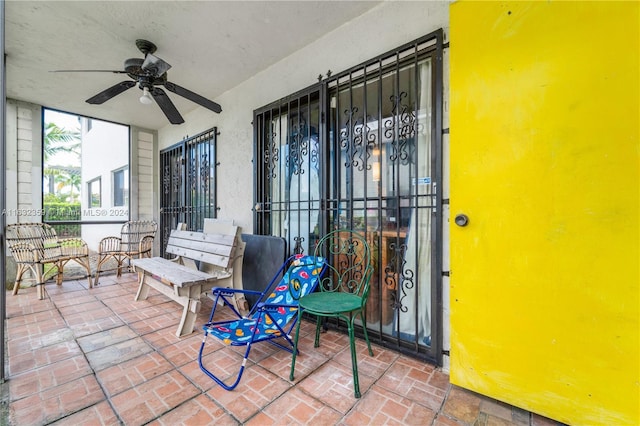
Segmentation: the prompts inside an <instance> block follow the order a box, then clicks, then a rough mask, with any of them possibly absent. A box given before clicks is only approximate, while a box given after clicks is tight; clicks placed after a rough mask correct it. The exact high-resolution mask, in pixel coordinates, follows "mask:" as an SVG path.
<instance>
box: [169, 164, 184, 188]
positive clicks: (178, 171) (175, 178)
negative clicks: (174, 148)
mask: <svg viewBox="0 0 640 426" xmlns="http://www.w3.org/2000/svg"><path fill="white" fill-rule="evenodd" d="M182 161H183V160H182V156H179V157H177V158H176V161H175V162H174V163H173V173H172V174H171V182H172V184H173V185H172V191H173V192H174V193H176V194H177V193H179V192H180V187H181V186H182Z"/></svg>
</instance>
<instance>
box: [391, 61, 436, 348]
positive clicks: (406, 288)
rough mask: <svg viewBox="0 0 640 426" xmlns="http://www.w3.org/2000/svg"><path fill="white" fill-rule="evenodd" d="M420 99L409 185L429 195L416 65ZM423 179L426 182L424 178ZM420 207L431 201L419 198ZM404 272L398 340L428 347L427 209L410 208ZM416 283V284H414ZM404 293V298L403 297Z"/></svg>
mask: <svg viewBox="0 0 640 426" xmlns="http://www.w3.org/2000/svg"><path fill="white" fill-rule="evenodd" d="M418 75H419V81H418V82H417V84H418V85H419V88H420V89H419V90H420V97H419V99H418V111H417V120H418V134H416V138H415V140H416V147H417V149H416V152H417V155H418V156H419V158H418V159H417V160H418V162H417V163H418V167H417V170H416V174H417V178H418V179H417V181H416V182H414V183H413V184H414V185H416V186H415V187H413V189H414V190H417V193H418V194H419V195H424V194H428V193H431V188H432V183H431V182H432V178H431V63H430V62H429V61H425V62H422V63H421V64H419V69H418ZM425 178H427V179H425ZM419 200H421V201H419V202H420V203H421V204H422V205H421V206H420V207H424V206H425V205H428V204H427V203H430V202H431V201H430V200H429V201H427V200H423V199H422V198H419ZM406 243H407V251H406V254H405V261H406V264H405V270H407V271H412V273H413V278H412V279H406V280H403V278H402V276H400V278H399V282H400V285H401V286H402V288H401V290H400V292H399V294H398V296H399V297H400V298H402V297H403V296H404V298H403V299H402V300H401V301H402V305H403V306H404V307H406V308H407V312H399V316H397V317H396V318H399V320H398V321H399V329H400V337H401V338H403V339H410V340H413V339H414V338H415V336H416V333H417V337H418V342H419V343H422V344H427V345H430V342H431V209H428V208H420V209H416V208H414V209H413V210H412V213H411V221H410V224H409V232H408V234H407V241H406ZM418 284H419V285H418ZM405 293H406V295H405Z"/></svg>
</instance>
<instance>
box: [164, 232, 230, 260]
mask: <svg viewBox="0 0 640 426" xmlns="http://www.w3.org/2000/svg"><path fill="white" fill-rule="evenodd" d="M235 247H236V234H235V233H234V234H232V235H225V234H204V233H202V232H192V231H178V230H173V231H171V235H170V236H169V241H168V243H167V249H166V252H167V253H170V254H173V255H176V256H182V257H186V258H189V259H193V260H197V261H200V262H205V263H209V264H211V265H215V266H219V267H221V268H225V269H226V268H229V267H230V266H231V264H232V262H233V254H234V250H235Z"/></svg>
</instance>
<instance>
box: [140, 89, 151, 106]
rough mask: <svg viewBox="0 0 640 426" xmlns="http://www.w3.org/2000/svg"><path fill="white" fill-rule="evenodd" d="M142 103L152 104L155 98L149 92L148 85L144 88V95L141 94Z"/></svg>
mask: <svg viewBox="0 0 640 426" xmlns="http://www.w3.org/2000/svg"><path fill="white" fill-rule="evenodd" d="M140 103H141V104H144V105H151V104H152V103H153V98H152V97H151V94H150V93H149V88H148V87H143V88H142V96H140Z"/></svg>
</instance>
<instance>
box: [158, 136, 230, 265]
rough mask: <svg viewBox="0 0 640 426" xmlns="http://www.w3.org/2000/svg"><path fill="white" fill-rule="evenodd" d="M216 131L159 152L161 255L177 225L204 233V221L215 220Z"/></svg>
mask: <svg viewBox="0 0 640 426" xmlns="http://www.w3.org/2000/svg"><path fill="white" fill-rule="evenodd" d="M217 134H218V133H217V129H216V128H215V127H214V128H213V129H211V130H207V131H206V132H203V133H200V134H199V135H196V136H192V137H190V138H187V139H184V140H183V141H182V142H179V143H177V144H175V145H173V146H171V147H169V148H167V149H164V150H162V151H160V170H161V171H162V176H161V182H160V187H161V189H162V194H161V196H160V234H161V241H160V246H161V250H160V252H161V255H162V256H164V250H165V247H166V245H167V240H168V239H169V233H170V232H171V230H172V229H175V228H176V226H177V225H178V223H185V224H186V226H187V229H189V230H193V231H198V230H202V226H203V224H204V219H205V218H210V217H211V218H213V217H216V212H217V200H216V166H217V162H216V136H217Z"/></svg>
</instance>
